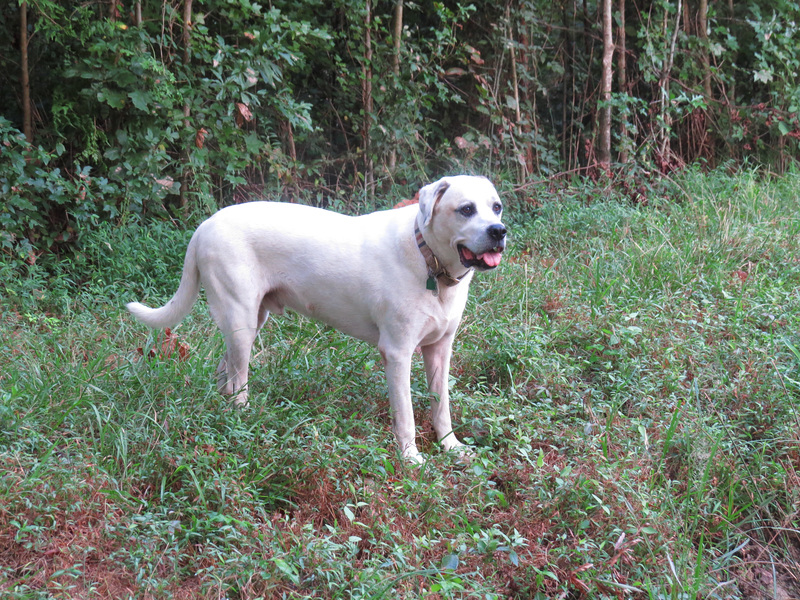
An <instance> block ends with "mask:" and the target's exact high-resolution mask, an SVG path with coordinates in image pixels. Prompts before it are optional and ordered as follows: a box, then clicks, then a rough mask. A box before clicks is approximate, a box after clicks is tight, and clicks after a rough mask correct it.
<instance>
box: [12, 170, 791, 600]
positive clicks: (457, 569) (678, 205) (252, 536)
mask: <svg viewBox="0 0 800 600" xmlns="http://www.w3.org/2000/svg"><path fill="white" fill-rule="evenodd" d="M668 189H670V190H671V191H672V193H671V195H670V197H661V198H658V197H655V196H653V197H651V198H648V203H647V205H642V204H632V203H630V202H629V201H627V200H624V199H614V198H608V199H605V198H602V194H600V193H595V194H594V195H593V196H592V198H591V199H587V198H588V197H589V195H588V194H587V195H586V196H585V197H584V198H583V200H576V199H575V198H574V196H580V195H579V194H575V193H574V190H570V191H567V192H565V193H561V194H559V195H557V196H556V195H550V196H547V195H545V194H542V195H541V196H538V197H537V200H538V202H540V203H541V207H540V208H539V209H538V218H536V219H533V218H532V217H530V216H527V217H518V218H516V219H514V222H513V235H514V238H513V239H514V241H513V244H512V248H511V249H510V252H509V255H508V257H507V260H506V261H505V263H504V265H503V266H502V267H501V268H500V269H499V271H498V272H497V273H496V274H493V275H485V276H483V277H479V278H477V280H476V282H475V284H474V285H473V290H472V298H471V300H470V306H469V308H468V311H467V315H466V317H465V320H464V323H463V325H462V330H461V332H460V335H459V337H458V339H457V343H456V352H455V358H454V361H453V371H452V375H453V405H454V418H455V422H456V423H457V426H458V428H459V433H460V435H461V436H462V437H464V438H466V439H468V440H470V441H472V442H473V443H474V444H475V446H476V457H475V459H474V460H473V461H472V463H471V464H469V465H468V466H463V465H459V464H457V463H454V462H453V461H452V460H451V458H450V457H448V456H447V455H445V454H442V453H440V452H439V451H438V449H437V448H436V445H435V443H434V442H433V440H434V434H433V431H432V428H431V426H430V421H429V419H428V417H427V414H426V412H427V402H428V401H427V398H426V394H425V390H424V386H423V380H424V377H423V374H422V367H421V361H420V360H417V361H416V364H415V367H414V381H413V393H414V395H415V402H416V405H415V412H416V416H417V423H418V429H419V434H420V436H421V438H422V444H421V449H422V450H423V451H424V452H426V453H427V454H428V455H429V457H430V460H429V461H428V463H426V464H425V465H424V466H423V467H421V468H416V467H412V466H409V465H406V464H404V463H403V462H402V461H400V460H399V459H398V457H397V455H396V453H395V451H394V449H393V446H392V438H391V430H390V422H389V409H388V401H387V398H386V386H385V381H384V377H383V374H382V370H381V366H380V361H379V357H378V355H377V352H376V351H375V350H374V349H372V348H370V347H369V346H366V345H364V344H362V343H360V342H356V341H353V340H351V339H349V338H346V337H344V336H341V335H339V334H337V333H336V332H333V331H331V330H330V329H328V328H325V327H321V326H319V325H317V324H314V323H310V322H308V321H307V320H305V319H301V318H299V317H297V316H292V315H289V316H287V317H283V318H277V319H274V320H270V322H269V323H268V325H267V326H266V327H265V329H264V331H263V332H262V334H261V337H260V339H259V340H258V342H257V349H256V355H255V358H254V371H253V379H252V389H251V405H252V406H251V408H250V409H249V410H247V411H237V410H233V409H232V408H231V407H230V406H229V405H228V403H227V402H226V401H225V400H224V399H222V398H220V397H219V396H218V395H217V394H216V391H215V387H214V384H213V371H214V367H215V365H216V361H217V360H218V358H219V354H220V352H221V340H220V338H219V335H218V334H216V332H215V328H214V327H213V324H212V323H211V321H210V319H209V316H208V313H207V310H206V309H205V306H203V305H202V303H201V304H199V305H198V306H197V307H196V308H195V310H194V311H193V313H192V315H191V316H190V317H189V318H187V320H186V321H185V322H184V323H183V324H182V325H181V326H180V327H178V328H176V330H175V333H176V335H178V336H179V340H180V343H181V344H184V345H185V346H184V348H185V350H186V351H187V352H186V356H185V360H180V359H179V356H178V353H177V352H175V353H173V354H172V355H170V356H165V355H164V354H163V352H161V351H160V348H161V342H160V341H159V340H155V339H154V338H153V337H152V336H149V334H148V332H147V331H146V330H144V329H143V328H142V327H141V326H139V325H138V324H136V323H134V322H133V321H132V320H131V319H130V318H129V317H128V316H127V315H126V314H124V313H123V311H122V303H123V302H124V301H127V300H132V299H139V298H142V297H145V299H147V300H149V301H151V302H154V303H155V302H160V301H163V300H165V299H166V298H167V297H168V295H169V294H170V293H171V292H172V291H173V290H174V287H175V285H177V279H178V277H179V268H180V264H181V261H182V253H183V249H184V246H185V243H186V240H187V234H186V233H185V232H174V231H172V230H170V229H169V228H167V227H164V226H161V227H151V228H147V229H139V228H136V227H135V226H133V225H127V226H122V227H119V228H116V229H113V230H112V229H106V228H101V229H99V230H98V231H96V232H95V233H94V234H93V237H92V238H90V239H89V240H87V241H86V245H85V249H84V251H83V252H82V253H80V254H79V255H77V256H76V257H74V258H73V259H71V260H72V262H71V263H64V264H62V265H56V267H55V268H54V269H53V268H51V270H50V271H49V272H48V271H45V270H44V269H41V268H38V267H34V268H33V269H32V270H31V271H30V272H29V273H28V274H27V276H26V277H24V278H21V277H19V275H18V274H15V273H12V272H11V270H10V267H4V266H2V265H0V273H1V274H2V275H3V282H4V283H3V284H2V286H3V288H4V290H5V293H4V294H3V296H4V297H5V300H3V302H2V305H1V307H2V321H1V322H0V333H2V336H3V339H4V340H6V343H5V344H4V345H3V346H2V348H0V459H2V461H3V464H4V468H3V469H2V471H0V595H2V597H3V598H49V597H58V598H108V597H115V598H125V597H137V598H197V597H201V598H258V597H264V598H283V597H285V598H303V597H308V598H312V597H313V598H319V597H321V598H398V597H399V598H509V597H510V598H542V599H543V598H579V597H590V598H619V597H631V598H647V599H661V598H664V599H676V600H678V599H680V600H684V599H694V598H762V597H763V598H773V597H781V598H786V597H797V596H798V595H800V586H798V584H797V581H798V577H800V517H799V516H798V510H800V509H799V508H798V507H800V481H798V470H800V417H799V416H798V409H799V408H800V406H799V405H800V292H799V291H798V290H800V179H798V177H797V176H796V175H788V176H785V177H783V178H780V179H771V178H767V177H762V176H760V175H759V174H758V173H740V174H737V175H735V176H726V175H722V174H712V175H710V176H705V175H701V174H696V173H689V174H686V175H684V176H683V177H682V178H681V179H679V180H677V181H676V182H675V184H674V185H673V186H669V187H668ZM571 196H572V198H570V197H571ZM521 213H522V211H521V210H520V211H519V214H521ZM512 219H513V217H512ZM148 336H149V337H148ZM140 348H141V349H142V353H144V354H145V355H147V354H148V353H149V350H150V349H151V348H153V349H154V350H155V354H156V356H155V357H153V358H149V359H143V358H142V356H141V354H140V352H139V349H140Z"/></svg>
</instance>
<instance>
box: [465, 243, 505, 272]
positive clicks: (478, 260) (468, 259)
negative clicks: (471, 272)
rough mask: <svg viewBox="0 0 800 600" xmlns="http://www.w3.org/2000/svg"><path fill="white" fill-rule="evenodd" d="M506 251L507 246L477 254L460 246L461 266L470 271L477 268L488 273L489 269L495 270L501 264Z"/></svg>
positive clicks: (496, 247)
mask: <svg viewBox="0 0 800 600" xmlns="http://www.w3.org/2000/svg"><path fill="white" fill-rule="evenodd" d="M504 249H505V245H498V246H495V247H494V248H491V249H490V250H488V251H486V252H484V253H482V254H475V253H474V252H473V251H472V250H470V249H469V248H467V247H466V246H464V245H463V244H459V245H458V256H459V258H460V259H461V264H462V265H464V266H465V267H467V268H468V269H471V268H473V267H475V268H477V269H481V270H485V271H488V270H489V269H494V268H495V267H496V266H497V265H499V264H500V259H501V258H502V256H503V250H504Z"/></svg>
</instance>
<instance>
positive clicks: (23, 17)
mask: <svg viewBox="0 0 800 600" xmlns="http://www.w3.org/2000/svg"><path fill="white" fill-rule="evenodd" d="M19 52H20V65H21V67H22V73H21V77H20V82H21V85H22V132H23V133H24V134H25V139H26V140H28V142H29V143H31V144H32V143H33V115H32V114H31V80H30V73H29V71H28V3H27V2H26V1H25V0H22V2H21V3H20V5H19Z"/></svg>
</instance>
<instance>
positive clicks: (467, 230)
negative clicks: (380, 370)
mask: <svg viewBox="0 0 800 600" xmlns="http://www.w3.org/2000/svg"><path fill="white" fill-rule="evenodd" d="M502 213H503V206H502V204H501V202H500V198H499V197H498V194H497V191H496V190H495V188H494V186H493V185H492V184H491V183H490V182H489V180H488V179H485V178H482V177H470V176H464V175H461V176H457V177H446V178H444V179H441V180H440V181H437V182H436V183H432V184H430V185H427V186H425V187H423V188H422V189H421V190H420V192H419V206H417V205H411V206H406V207H404V208H400V209H394V210H385V211H379V212H375V213H371V214H367V215H363V216H359V217H348V216H344V215H340V214H337V213H333V212H330V211H326V210H322V209H318V208H312V207H308V206H302V205H298V204H286V203H278V202H251V203H247V204H239V205H235V206H230V207H228V208H224V209H222V210H220V211H219V212H217V213H216V214H215V215H213V216H212V217H210V218H209V219H208V220H206V221H205V222H204V223H202V224H201V225H200V227H198V228H197V231H195V233H194V235H193V236H192V239H191V241H190V242H189V246H188V248H187V250H186V259H185V262H184V265H183V275H182V277H181V283H180V287H178V291H177V292H175V295H174V296H173V297H172V299H171V300H170V301H169V302H168V303H167V304H166V305H164V306H163V307H161V308H156V309H153V308H148V307H146V306H144V305H142V304H139V303H138V302H131V303H130V304H128V305H127V307H128V310H129V311H130V312H131V313H132V314H133V315H134V316H135V317H136V318H137V319H139V320H140V321H141V322H143V323H145V324H146V325H148V326H149V327H153V328H164V327H170V326H173V325H175V324H176V323H178V322H179V321H180V320H181V319H182V318H183V317H184V316H186V314H187V313H188V312H189V310H190V309H191V307H192V305H193V304H194V302H195V300H196V299H197V296H198V293H199V289H200V285H201V284H202V285H203V287H204V288H205V290H206V295H207V296H208V305H209V308H210V310H211V316H212V317H213V318H214V321H215V322H216V323H217V325H218V326H219V328H220V330H221V331H222V333H223V334H224V336H225V344H226V351H225V356H224V358H223V359H222V361H221V362H220V365H219V368H218V371H217V374H218V383H219V390H220V392H221V393H223V394H226V395H234V394H235V396H236V397H235V399H236V403H237V404H239V405H244V404H247V401H248V398H247V378H248V368H249V363H250V352H251V349H252V346H253V342H254V340H255V337H256V333H257V332H258V330H259V329H260V328H261V326H262V325H263V324H264V321H265V320H266V318H267V316H268V315H269V313H270V312H273V313H277V314H282V312H283V309H284V307H289V308H291V309H292V310H295V311H297V312H299V313H302V314H304V315H306V316H308V317H311V318H314V319H318V320H320V321H322V322H324V323H327V324H329V325H332V326H333V327H335V328H336V329H339V330H340V331H342V332H344V333H347V334H349V335H351V336H353V337H356V338H359V339H362V340H365V341H367V342H369V343H371V344H374V345H376V346H377V347H378V350H379V351H380V354H381V357H382V358H383V362H384V365H385V368H386V377H387V380H388V384H389V403H390V406H391V412H392V420H393V430H394V435H395V439H396V440H397V444H398V446H399V448H400V452H401V453H402V455H403V456H404V457H405V458H407V459H409V460H412V461H416V462H421V461H422V457H421V455H420V453H419V451H418V450H417V445H416V441H415V430H414V413H413V409H412V404H411V388H410V377H411V358H412V354H413V353H414V350H415V349H416V348H417V347H419V348H420V349H421V350H422V356H423V359H424V362H425V372H426V375H427V380H428V387H429V389H430V392H431V394H432V401H431V414H432V418H433V426H434V429H435V430H436V435H437V436H438V439H439V441H440V443H441V444H442V446H443V447H444V448H445V450H453V449H456V450H460V451H462V452H463V451H464V448H463V446H464V444H462V443H461V442H460V441H459V440H458V439H457V438H456V436H455V434H454V433H453V430H452V425H451V421H450V405H449V395H448V375H449V370H450V355H451V353H452V345H453V337H454V336H455V333H456V329H457V328H458V324H459V322H460V321H461V315H462V313H463V311H464V306H465V304H466V302H467V293H468V291H469V283H470V280H471V279H472V273H473V271H474V270H475V269H477V270H480V271H485V270H489V269H493V268H494V267H496V266H497V265H498V264H499V263H500V258H501V254H502V252H503V250H504V248H505V238H506V228H505V226H504V225H503V223H502V222H501V220H500V219H501V216H502Z"/></svg>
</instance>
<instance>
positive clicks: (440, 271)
mask: <svg viewBox="0 0 800 600" xmlns="http://www.w3.org/2000/svg"><path fill="white" fill-rule="evenodd" d="M414 235H415V236H416V238H417V248H419V251H420V254H422V257H423V258H424V259H425V264H426V265H427V266H428V281H427V282H426V283H425V287H426V288H427V289H429V290H431V291H433V292H435V291H436V282H437V281H439V282H441V283H443V284H445V285H446V286H447V287H452V286H454V285H457V284H458V283H459V282H460V281H461V280H462V279H463V278H464V275H466V274H467V273H469V272H470V271H471V269H467V273H464V275H462V276H461V277H453V276H452V275H450V273H448V272H447V269H446V268H445V267H444V266H443V265H442V264H441V263H440V262H439V259H438V258H436V256H435V255H434V254H433V250H431V249H430V246H428V244H427V242H425V238H423V237H422V232H421V231H420V230H419V225H417V224H416V223H415V224H414Z"/></svg>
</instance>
